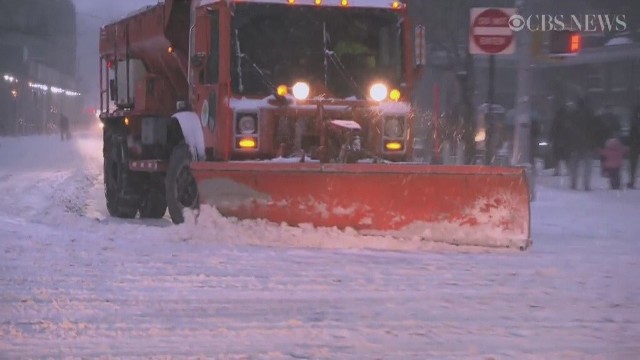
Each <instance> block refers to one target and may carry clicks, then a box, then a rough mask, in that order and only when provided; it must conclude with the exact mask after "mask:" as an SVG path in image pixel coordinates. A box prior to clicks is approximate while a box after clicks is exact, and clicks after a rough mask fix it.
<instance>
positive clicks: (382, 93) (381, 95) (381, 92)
mask: <svg viewBox="0 0 640 360" xmlns="http://www.w3.org/2000/svg"><path fill="white" fill-rule="evenodd" d="M388 94H389V89H387V86H386V85H385V84H382V83H376V84H373V85H372V86H371V88H370V89H369V96H371V98H372V99H373V100H375V101H382V100H384V99H386V98H387V95H388Z"/></svg>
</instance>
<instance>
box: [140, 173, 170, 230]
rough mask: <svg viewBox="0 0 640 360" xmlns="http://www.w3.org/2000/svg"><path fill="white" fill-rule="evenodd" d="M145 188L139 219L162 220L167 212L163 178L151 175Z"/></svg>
mask: <svg viewBox="0 0 640 360" xmlns="http://www.w3.org/2000/svg"><path fill="white" fill-rule="evenodd" d="M145 188H146V189H145V192H144V196H143V197H142V203H141V204H140V217H141V218H143V219H145V218H146V219H162V218H163V217H164V214H165V213H166V212H167V200H166V190H165V180H164V177H163V176H162V175H159V174H152V175H151V176H150V177H149V179H147V182H146V186H145Z"/></svg>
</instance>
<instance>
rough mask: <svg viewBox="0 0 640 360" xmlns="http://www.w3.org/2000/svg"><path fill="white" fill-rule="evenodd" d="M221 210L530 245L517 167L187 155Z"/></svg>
mask: <svg viewBox="0 0 640 360" xmlns="http://www.w3.org/2000/svg"><path fill="white" fill-rule="evenodd" d="M191 166H192V169H193V173H194V176H195V178H196V180H197V182H198V189H199V193H200V199H201V202H202V203H206V204H209V205H212V206H215V207H216V208H217V209H218V211H220V213H221V214H222V215H223V216H231V217H236V218H239V219H266V220H269V221H272V222H275V223H283V222H284V223H287V224H289V225H293V226H295V225H299V224H313V225H314V226H316V227H337V228H340V229H344V228H353V229H355V230H357V231H358V232H359V233H361V234H364V235H386V236H389V235H390V236H393V237H397V238H407V239H416V238H418V239H424V240H430V241H438V242H446V243H451V244H456V245H478V246H485V247H508V248H516V249H521V250H525V249H527V248H528V247H529V246H530V245H531V238H530V199H529V189H528V184H527V179H526V175H525V170H524V169H522V168H515V167H484V166H429V165H422V164H317V163H296V164H283V163H280V164H278V163H260V162H238V163H233V162H231V163H211V162H195V163H192V165H191Z"/></svg>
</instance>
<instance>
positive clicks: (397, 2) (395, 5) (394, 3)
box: [391, 1, 402, 9]
mask: <svg viewBox="0 0 640 360" xmlns="http://www.w3.org/2000/svg"><path fill="white" fill-rule="evenodd" d="M391 7H392V8H393V9H400V8H401V7H402V3H401V2H400V1H394V2H392V3H391Z"/></svg>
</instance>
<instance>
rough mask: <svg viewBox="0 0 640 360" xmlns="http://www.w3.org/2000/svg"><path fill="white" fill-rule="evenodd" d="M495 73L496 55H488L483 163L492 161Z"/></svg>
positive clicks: (486, 163) (487, 163)
mask: <svg viewBox="0 0 640 360" xmlns="http://www.w3.org/2000/svg"><path fill="white" fill-rule="evenodd" d="M495 75H496V56H495V55H489V89H488V91H487V103H488V104H489V109H488V111H487V114H486V116H485V122H486V139H485V140H486V141H485V149H486V154H485V159H484V163H485V165H489V164H491V163H492V162H493V157H494V153H493V152H494V149H493V136H494V133H493V132H494V126H493V125H494V124H493V112H492V110H493V103H494V101H495Z"/></svg>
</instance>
